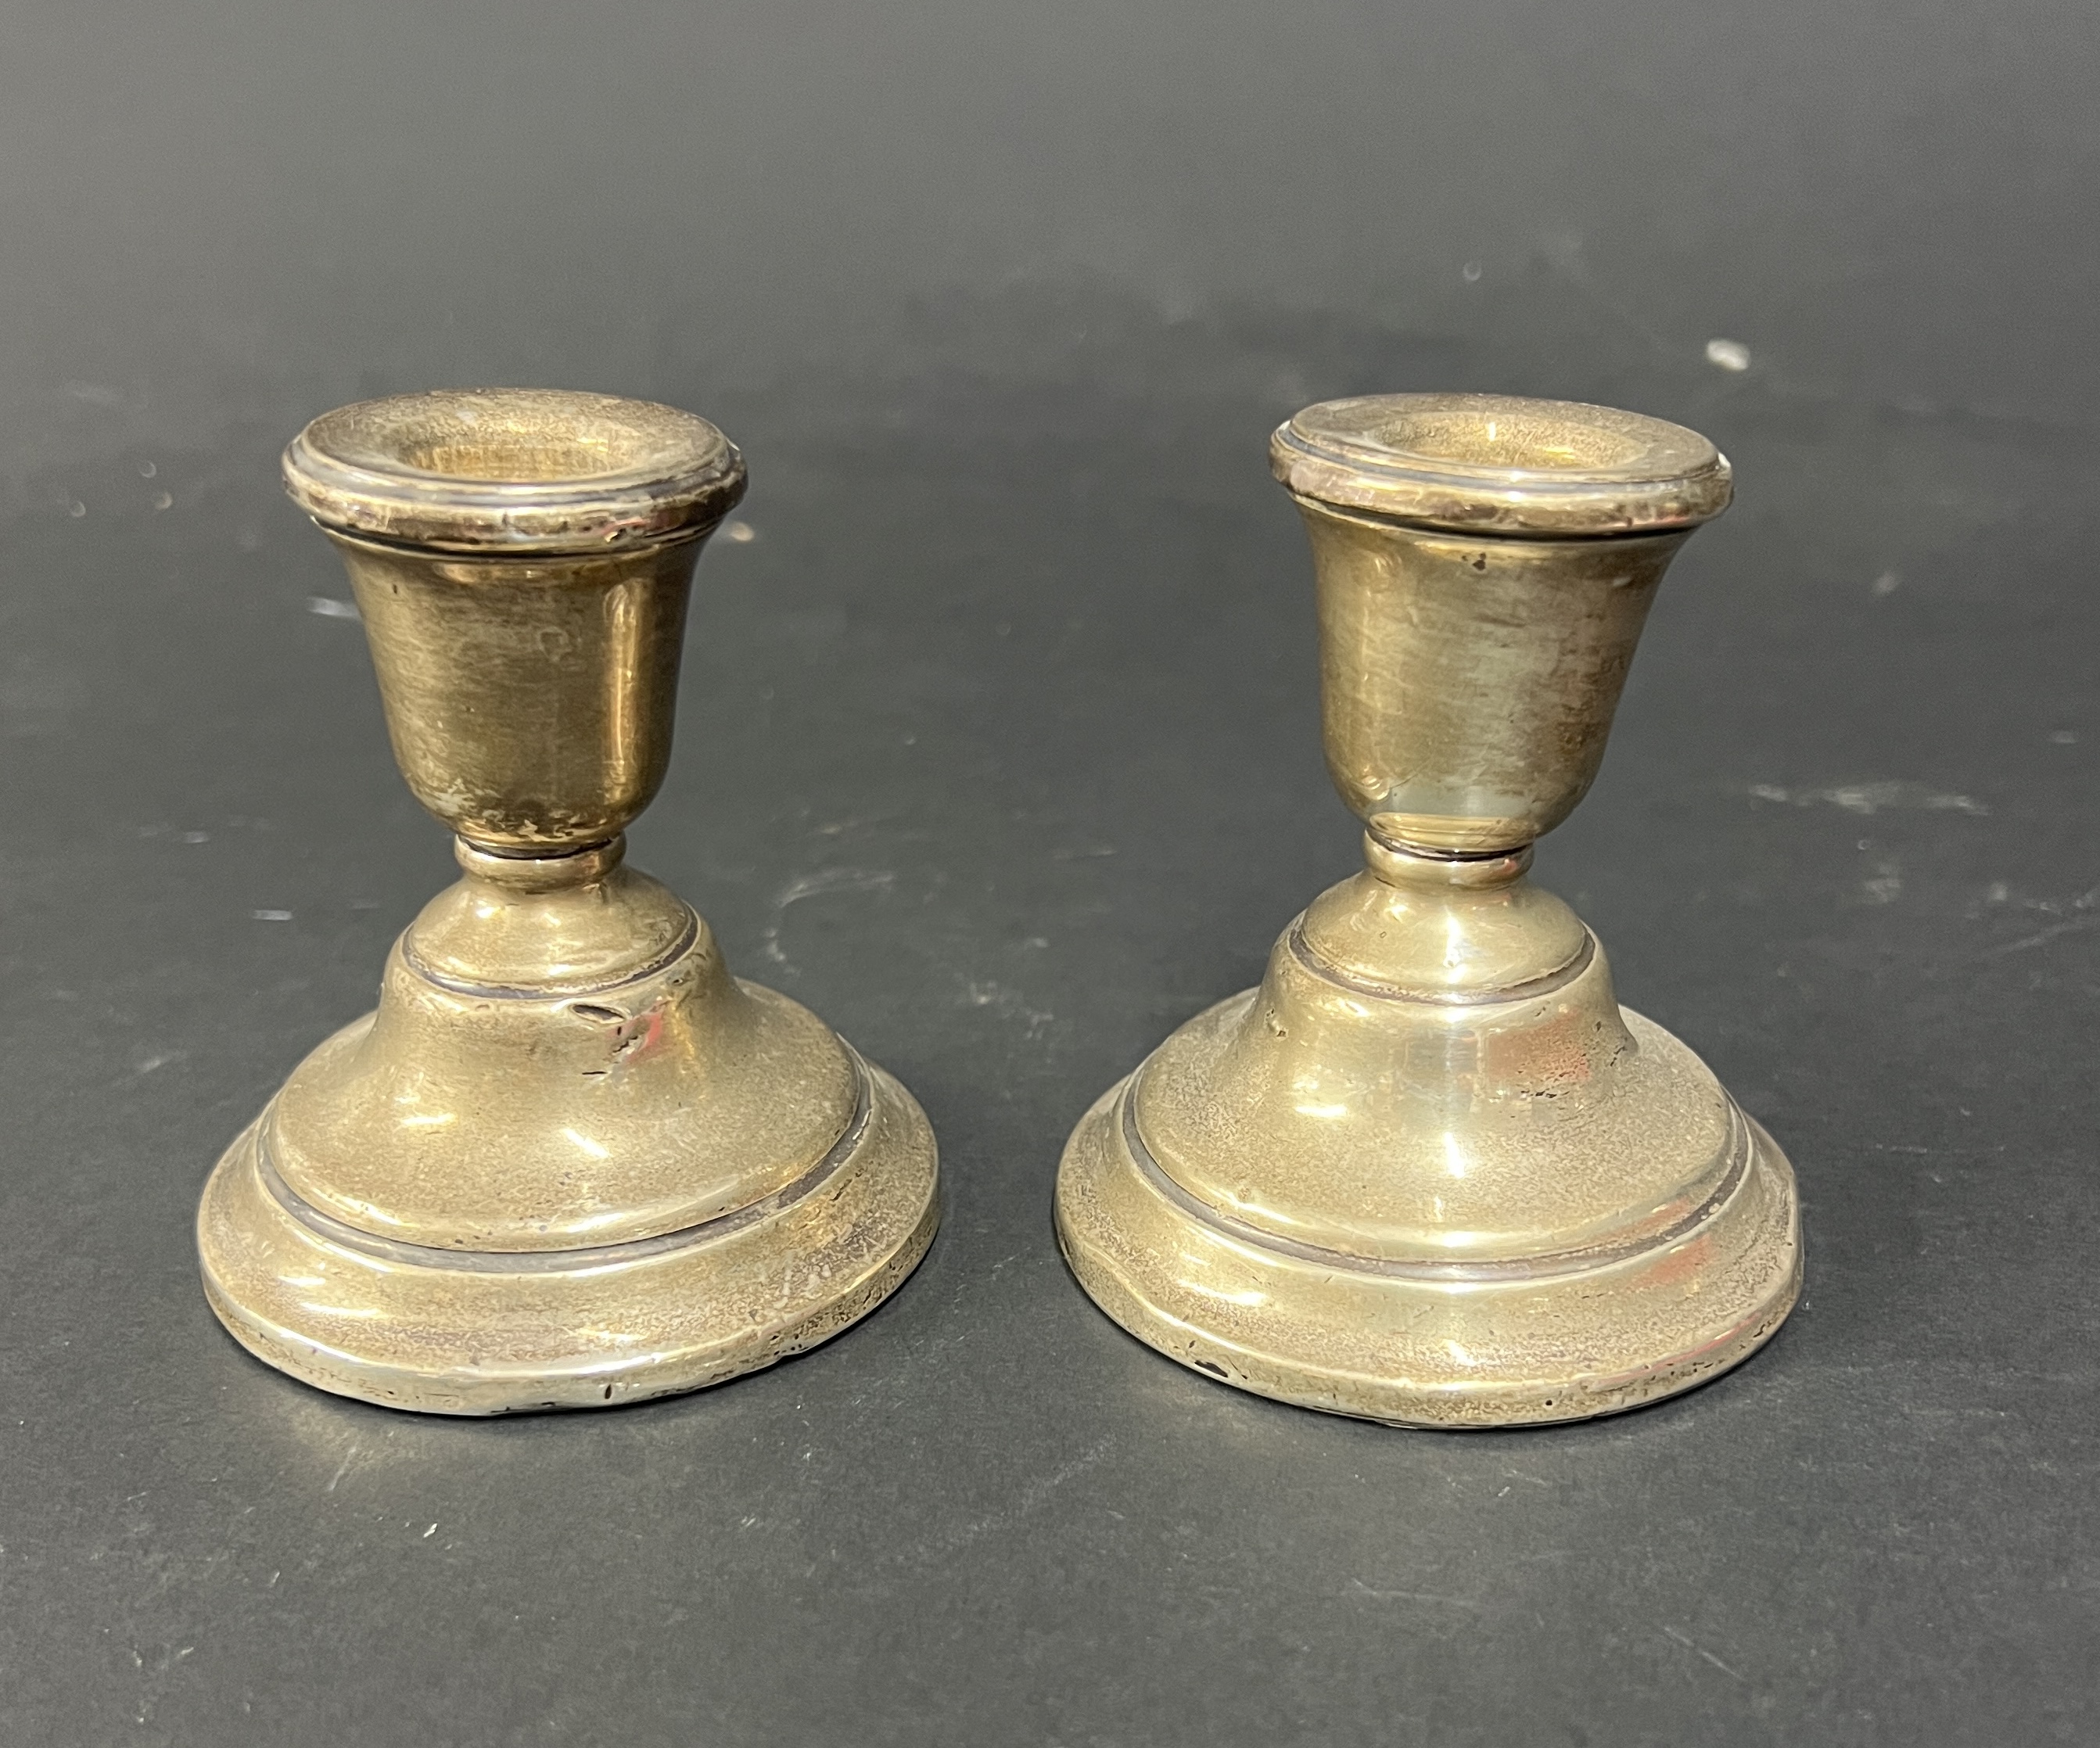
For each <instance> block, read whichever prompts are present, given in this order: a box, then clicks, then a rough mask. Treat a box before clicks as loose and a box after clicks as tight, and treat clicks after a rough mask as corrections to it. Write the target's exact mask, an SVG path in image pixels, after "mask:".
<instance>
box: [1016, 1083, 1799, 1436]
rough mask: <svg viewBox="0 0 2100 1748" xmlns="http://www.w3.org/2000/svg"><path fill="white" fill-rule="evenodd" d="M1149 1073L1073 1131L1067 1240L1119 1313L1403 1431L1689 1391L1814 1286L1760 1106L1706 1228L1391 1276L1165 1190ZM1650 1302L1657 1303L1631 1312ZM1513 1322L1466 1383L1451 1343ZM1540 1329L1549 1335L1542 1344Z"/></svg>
mask: <svg viewBox="0 0 2100 1748" xmlns="http://www.w3.org/2000/svg"><path fill="white" fill-rule="evenodd" d="M1139 1072H1142V1070H1141V1069H1140V1070H1139ZM1135 1079H1136V1075H1135V1074H1134V1075H1131V1076H1128V1077H1127V1078H1126V1079H1123V1081H1120V1082H1118V1084H1116V1085H1115V1086H1114V1087H1113V1088H1110V1090H1109V1091H1108V1092H1107V1093H1105V1094H1104V1095H1103V1096H1102V1097H1101V1099H1100V1100H1099V1101H1097V1102H1096V1104H1095V1105H1094V1106H1093V1108H1092V1110H1089V1111H1088V1112H1087V1115H1086V1116H1085V1117H1083V1119H1081V1120H1080V1122H1079V1125H1078V1127H1077V1128H1074V1131H1073V1132H1072V1136H1071V1138H1070V1141H1068V1142H1067V1144H1066V1145H1065V1154H1064V1157H1063V1159H1062V1160H1061V1163H1060V1165H1059V1168H1058V1176H1057V1198H1056V1203H1057V1238H1058V1244H1059V1247H1060V1249H1061V1251H1063V1253H1064V1256H1065V1262H1066V1264H1067V1265H1068V1266H1069V1267H1070V1269H1071V1270H1072V1273H1073V1274H1074V1277H1075V1278H1077V1279H1078V1281H1079V1284H1080V1286H1081V1287H1083V1288H1084V1289H1085V1291H1086V1292H1087V1296H1089V1297H1090V1298H1092V1300H1093V1301H1094V1302H1095V1304H1096V1305H1097V1306H1098V1307H1099V1308H1100V1309H1101V1310H1102V1311H1103V1312H1104V1313H1105V1314H1106V1315H1107V1316H1108V1317H1109V1318H1110V1319H1111V1320H1112V1321H1114V1322H1116V1323H1117V1324H1118V1325H1119V1326H1121V1327H1122V1328H1123V1329H1124V1330H1125V1331H1127V1332H1128V1333H1129V1334H1131V1335H1134V1336H1136V1338H1137V1339H1138V1340H1140V1341H1143V1342H1144V1343H1145V1344H1147V1345H1148V1346H1149V1347H1151V1348H1153V1349H1156V1350H1157V1351H1158V1352H1159V1353H1162V1354H1164V1355H1166V1357H1168V1358H1169V1359H1171V1360H1174V1361H1176V1362H1177V1363H1179V1364H1180V1365H1183V1366H1188V1367H1189V1368H1190V1369H1191V1370H1193V1371H1198V1372H1200V1373H1202V1375H1204V1376H1206V1377H1208V1378H1211V1379H1213V1380H1214V1381H1217V1382H1221V1383H1224V1384H1231V1385H1233V1387H1234V1388H1239V1389H1243V1390H1246V1391H1249V1392H1251V1393H1255V1394H1256V1395H1261V1396H1267V1397H1271V1398H1273V1399H1274V1400H1276V1401H1283V1402H1288V1403H1290V1404H1291V1405H1293V1406H1298V1407H1303V1408H1311V1409H1315V1410H1320V1411H1321V1412H1324V1413H1328V1414H1335V1415H1343V1416H1347V1417H1349V1418H1352V1419H1365V1420H1371V1421H1375V1422H1378V1423H1380V1424H1386V1425H1391V1426H1397V1427H1412V1428H1442V1429H1447V1430H1455V1429H1462V1428H1496V1427H1515V1426H1528V1425H1549V1424H1560V1423H1565V1422H1568V1421H1576V1420H1584V1419H1594V1418H1596V1417H1598V1416H1599V1415H1609V1414H1616V1413H1620V1412H1623V1411H1625V1410H1630V1409H1633V1408H1638V1407H1641V1406H1645V1405H1647V1404H1648V1403H1650V1402H1654V1401H1661V1400H1662V1399H1664V1398H1665V1397H1670V1396H1674V1395H1677V1394H1679V1393H1682V1392H1684V1391H1686V1390H1689V1389H1692V1388H1696V1387H1697V1386H1699V1385H1701V1384H1705V1383H1706V1382H1708V1381H1709V1380H1710V1379H1714V1378H1716V1377H1718V1376H1719V1375H1721V1374H1723V1372H1726V1371H1730V1370H1732V1368H1734V1367H1735V1366H1738V1365H1740V1364H1741V1363H1742V1362H1744V1361H1745V1360H1746V1359H1748V1358H1749V1357H1750V1356H1751V1355H1752V1354H1754V1353H1756V1352H1757V1351H1758V1349H1760V1348H1761V1347H1762V1346H1763V1345H1764V1344H1765V1343H1766V1342H1767V1341H1768V1340H1771V1337H1772V1336H1773V1335H1775V1334H1776V1332H1777V1331H1778V1329H1779V1326H1780V1324H1781V1323H1782V1322H1784V1321H1785V1318H1786V1317H1787V1314H1788V1313H1789V1312H1790V1311H1791V1310H1792V1309H1793V1305H1794V1304H1795V1302H1796V1300H1797V1299H1798V1296H1799V1293H1800V1290H1801V1282H1802V1246H1801V1234H1800V1208H1799V1199H1798V1193H1797V1191H1796V1189H1795V1185H1794V1181H1793V1168H1792V1167H1791V1166H1790V1165H1789V1163H1788V1161H1787V1159H1786V1156H1785V1154H1784V1153H1782V1152H1781V1151H1780V1148H1779V1147H1778V1145H1777V1144H1776V1143H1775V1142H1774V1141H1772V1139H1771V1136H1770V1135H1769V1134H1767V1132H1765V1130H1764V1129H1763V1128H1762V1126H1760V1125H1759V1124H1758V1123H1757V1122H1756V1121H1755V1119H1751V1118H1749V1117H1748V1116H1747V1115H1745V1118H1744V1121H1745V1124H1746V1126H1747V1127H1748V1128H1749V1132H1750V1135H1751V1137H1752V1139H1753V1146H1754V1159H1753V1163H1752V1166H1751V1168H1750V1170H1749V1172H1747V1173H1746V1174H1745V1179H1744V1182H1743V1185H1742V1186H1741V1188H1740V1190H1738V1192H1737V1194H1736V1195H1735V1197H1734V1198H1732V1199H1731V1200H1730V1201H1729V1202H1728V1203H1727V1205H1726V1206H1724V1207H1721V1208H1719V1209H1718V1210H1717V1212H1715V1214H1714V1216H1713V1218H1712V1219H1711V1220H1710V1221H1709V1222H1708V1223H1707V1224H1706V1225H1705V1226H1704V1227H1702V1228H1701V1229H1699V1230H1697V1231H1695V1232H1692V1233H1689V1234H1680V1235H1679V1236H1677V1237H1676V1238H1673V1239H1672V1240H1670V1242H1668V1243H1664V1244H1661V1245H1658V1246H1656V1247H1653V1248H1652V1250H1650V1251H1645V1252H1642V1253H1639V1254H1637V1255H1635V1256H1631V1257H1630V1258H1627V1259H1625V1260H1618V1261H1615V1262H1613V1263H1612V1264H1609V1265H1606V1266H1603V1267H1600V1268H1598V1269H1590V1270H1585V1271H1582V1272H1579V1273H1562V1274H1559V1275H1555V1276H1551V1277H1545V1278H1539V1279H1537V1280H1533V1281H1523V1282H1515V1283H1514V1284H1507V1285H1505V1284H1497V1285H1493V1286H1485V1287H1484V1286H1481V1285H1480V1284H1479V1283H1452V1284H1449V1285H1446V1284H1438V1283H1432V1282H1423V1281H1420V1280H1413V1279H1406V1278H1394V1277H1390V1276H1387V1277H1379V1276H1374V1275H1365V1276H1363V1277H1361V1278H1356V1279H1352V1280H1349V1281H1346V1282H1343V1281H1340V1280H1339V1279H1338V1278H1337V1277H1336V1275H1335V1273H1332V1272H1323V1271H1321V1270H1319V1269H1317V1267H1316V1266H1313V1265H1308V1264H1307V1263H1306V1262H1305V1261H1304V1260H1301V1259H1299V1258H1295V1257H1292V1256H1288V1255H1286V1254H1284V1253H1283V1252H1281V1251H1270V1250H1268V1248H1267V1247H1264V1246H1262V1245H1260V1244H1259V1243H1255V1242H1251V1241H1250V1240H1249V1238H1247V1236H1246V1234H1245V1233H1244V1232H1243V1231H1241V1232H1230V1231H1227V1230H1226V1229H1224V1227H1223V1226H1222V1225H1217V1226H1213V1225H1210V1224H1209V1223H1207V1222H1206V1221H1202V1220H1201V1219H1200V1218H1199V1217H1198V1216H1197V1215H1196V1214H1195V1213H1194V1212H1192V1211H1191V1210H1190V1209H1189V1208H1188V1207H1185V1206H1182V1205H1177V1203H1176V1200H1174V1199H1170V1198H1167V1197H1166V1196H1164V1195H1162V1194H1160V1193H1159V1191H1158V1189H1157V1187H1156V1186H1155V1185H1154V1184H1153V1183H1152V1182H1151V1181H1150V1180H1149V1178H1148V1176H1147V1175H1146V1174H1145V1172H1144V1171H1143V1169H1142V1168H1141V1167H1140V1166H1139V1164H1138V1163H1137V1162H1136V1160H1135V1159H1132V1156H1131V1155H1130V1154H1129V1152H1128V1151H1127V1148H1126V1146H1125V1145H1124V1144H1123V1139H1122V1133H1123V1125H1122V1123H1121V1120H1120V1118H1121V1111H1122V1106H1123V1100H1124V1099H1125V1097H1127V1092H1128V1089H1129V1088H1130V1087H1131V1085H1132V1083H1133V1082H1134V1081H1135ZM1635 1296H1638V1300H1639V1312H1640V1313H1641V1315H1639V1316H1638V1317H1634V1318H1629V1315H1628V1312H1629V1310H1630V1309H1631V1308H1632V1307H1633V1306H1634V1305H1635ZM1497 1304H1500V1306H1501V1308H1502V1313H1501V1316H1500V1318H1499V1319H1498V1318H1497V1316H1496V1315H1495V1314H1494V1313H1493V1309H1492V1308H1493V1307H1495V1306H1496V1305H1497ZM1614 1305H1616V1307H1617V1310H1616V1312H1614V1311H1612V1310H1611V1309H1608V1308H1609V1307H1612V1306H1614ZM1498 1321H1499V1322H1502V1324H1504V1325H1506V1326H1507V1331H1508V1332H1509V1333H1508V1335H1507V1339H1506V1340H1504V1341H1503V1342H1502V1345H1501V1347H1500V1348H1499V1349H1494V1348H1490V1349H1488V1350H1486V1351H1485V1352H1475V1353H1469V1354H1468V1362H1469V1363H1471V1364H1476V1367H1477V1369H1476V1371H1475V1372H1474V1373H1473V1375H1469V1376H1467V1377H1464V1378H1454V1377H1453V1376H1452V1375H1451V1374H1452V1371H1453V1366H1452V1362H1451V1359H1450V1358H1449V1352H1451V1351H1460V1350H1459V1349H1458V1338H1459V1337H1461V1336H1463V1337H1465V1338H1466V1339H1467V1340H1468V1341H1471V1339H1472V1335H1471V1332H1472V1331H1476V1330H1478V1329H1480V1328H1481V1327H1483V1326H1489V1327H1493V1326H1494V1325H1495V1324H1496V1322H1498ZM1528 1331H1538V1332H1539V1334H1538V1335H1537V1339H1536V1340H1531V1341H1528V1340H1527V1339H1526V1336H1527V1332H1528Z"/></svg>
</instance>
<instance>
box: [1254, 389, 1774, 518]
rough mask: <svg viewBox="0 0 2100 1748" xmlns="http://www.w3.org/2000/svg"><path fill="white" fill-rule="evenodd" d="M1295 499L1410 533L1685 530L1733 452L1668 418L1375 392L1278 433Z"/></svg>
mask: <svg viewBox="0 0 2100 1748" xmlns="http://www.w3.org/2000/svg"><path fill="white" fill-rule="evenodd" d="M1269 458H1270V464H1271V466H1272V468H1273V471H1274V473H1275V475H1276V477H1277V479H1278V480H1279V481H1281V482H1282V483H1283V484H1284V485H1285V486H1286V487H1288V488H1290V491H1291V492H1292V493H1293V494H1294V495H1295V496H1296V497H1299V499H1301V500H1309V501H1312V503H1315V504H1318V505H1326V506H1328V507H1330V508H1332V509H1336V510H1344V511H1357V512H1366V513H1369V514H1373V515H1376V516H1381V517H1384V518H1387V519H1392V520H1393V521H1396V522H1401V523H1406V524H1408V525H1410V526H1414V527H1431V528H1440V529H1446V530H1449V531H1452V532H1461V533H1482V534H1489V535H1499V536H1506V537H1512V538H1518V539H1524V538H1531V539H1555V538H1582V537H1586V536H1589V537H1593V536H1613V535H1626V534H1643V533H1661V532H1668V531H1670V530H1672V529H1684V530H1689V529H1691V528H1693V527H1697V526H1698V525H1699V524H1700V523H1702V522H1705V521H1706V520H1708V519H1710V518H1711V517H1714V516H1715V515H1718V514H1720V512H1721V511H1722V510H1725V509H1726V508H1727V505H1728V501H1729V499H1730V497H1731V496H1732V476H1731V470H1730V468H1729V466H1728V461H1727V457H1725V456H1723V454H1722V453H1721V452H1720V451H1719V450H1718V449H1717V448H1714V445H1713V444H1711V443H1710V442H1709V441H1708V440H1707V439H1705V438H1704V437H1702V436H1701V435H1699V434H1698V433H1697V432H1696V431H1692V430H1687V429H1686V428H1685V427H1684V426H1681V425H1674V424H1671V423H1670V422H1668V421H1667V420H1664V419H1657V418H1651V417H1647V416H1645V415H1643V414H1640V413H1626V412H1622V411H1621V410H1619V409H1618V408H1611V407H1597V406H1591V405H1589V404H1586V403H1584V402H1580V401H1561V400H1537V399H1526V398H1524V397H1522V396H1518V395H1435V394H1418V395H1358V396H1354V397H1352V398H1350V399H1343V400H1332V401H1323V402H1321V403H1320V404H1318V405H1317V406H1312V407H1308V408H1305V409H1304V411H1302V412H1300V413H1297V414H1295V415H1294V416H1293V417H1291V418H1290V419H1289V420H1288V421H1286V422H1285V423H1284V424H1283V425H1282V426H1278V427H1277V430H1276V432H1275V435H1273V437H1272V438H1271V439H1270V444H1269Z"/></svg>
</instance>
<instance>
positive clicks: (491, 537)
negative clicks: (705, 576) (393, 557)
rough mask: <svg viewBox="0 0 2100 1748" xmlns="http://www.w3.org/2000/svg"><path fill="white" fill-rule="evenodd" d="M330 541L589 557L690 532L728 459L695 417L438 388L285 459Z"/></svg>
mask: <svg viewBox="0 0 2100 1748" xmlns="http://www.w3.org/2000/svg"><path fill="white" fill-rule="evenodd" d="M284 471H285V489H286V490H287V491H288V492H289V493H290V495H291V497H292V499H293V501H294V502H295V503H297V504H298V506H299V507H300V508H301V509H302V510H305V511H306V512H307V514H308V515H309V516H311V517H312V518H313V519H314V520H315V522H316V523H319V524H320V526H321V527H324V528H325V529H328V530H329V531H331V532H337V533H342V534H347V535H351V536H362V537H364V538H367V539H371V540H375V541H382V542H385V543H389V544H394V545H405V546H411V547H419V548H425V549H429V550H437V551H444V552H459V553H489V554H525V553H545V554H589V553H603V552H607V551H620V550H629V549H631V548H633V547H635V546H637V545H654V544H656V543H658V542H660V541H665V540H669V539H680V538H691V537H694V536H698V535H699V534H703V533H705V532H707V531H708V529H710V528H712V527H714V525H715V524H716V523H718V522H720V521H721V519H722V517H723V516H725V515H726V514H728V512H729V511H730V509H731V508H733V507H734V506H735V504H736V502H737V501H738V500H739V498H741V497H742V496H743V488H744V468H743V457H742V456H741V455H740V454H739V452H738V451H737V449H736V447H735V444H731V443H730V441H729V439H727V438H726V437H725V436H724V435H722V434H721V431H719V430H717V429H716V428H715V426H712V425H711V424H709V423H708V422H707V421H706V420H705V419H703V418H700V417H697V416H696V415H695V414H693V413H685V412H682V411H680V410H679V409H677V408H673V407H667V406H662V405H660V404H657V403H655V402H653V401H644V400H633V399H625V398H624V397H620V396H617V395H596V394H588V393H583V392H579V391H567V390H549V389H443V390H435V391H426V392H423V393H420V394H413V395H389V396H386V397H384V398H382V399H376V400H367V401H360V402H358V403H356V404H353V405H351V406H347V407H339V408H336V409H335V410H334V411H333V412H332V413H324V414H323V415H322V416H321V417H320V418H317V419H315V421H313V422H312V423H311V424H310V425H308V426H307V427H306V429H305V430H302V431H301V432H300V433H299V435H298V436H297V437H296V438H294V439H293V441H292V443H291V444H290V446H289V448H287V449H286V450H285V460H284Z"/></svg>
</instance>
